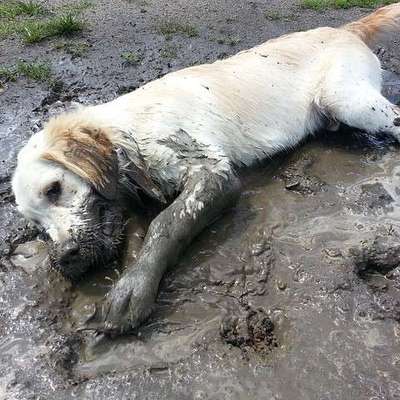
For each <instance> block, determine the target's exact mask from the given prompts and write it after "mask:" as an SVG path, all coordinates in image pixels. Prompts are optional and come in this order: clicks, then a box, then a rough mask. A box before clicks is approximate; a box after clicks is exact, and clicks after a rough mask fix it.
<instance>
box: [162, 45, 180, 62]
mask: <svg viewBox="0 0 400 400" xmlns="http://www.w3.org/2000/svg"><path fill="white" fill-rule="evenodd" d="M160 56H161V57H162V58H166V59H168V60H172V59H174V58H176V57H177V56H178V49H177V48H176V46H174V45H167V46H164V47H163V48H162V49H161V51H160Z"/></svg>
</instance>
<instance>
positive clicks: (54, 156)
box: [42, 114, 117, 197]
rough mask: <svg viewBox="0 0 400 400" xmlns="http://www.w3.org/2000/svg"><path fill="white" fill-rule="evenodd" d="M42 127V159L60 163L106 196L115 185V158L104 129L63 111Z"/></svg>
mask: <svg viewBox="0 0 400 400" xmlns="http://www.w3.org/2000/svg"><path fill="white" fill-rule="evenodd" d="M45 130H46V133H47V136H46V137H47V140H48V149H47V151H46V152H45V153H44V154H43V155H42V159H44V160H47V161H53V162H57V163H59V164H62V165H63V166H64V167H65V168H67V169H68V170H70V171H72V172H74V173H75V174H77V175H78V176H80V177H81V178H83V179H85V180H87V181H89V182H90V183H92V184H93V186H94V187H95V188H96V189H97V190H99V191H100V192H102V193H103V194H107V197H109V196H110V195H111V193H112V192H113V190H114V186H115V185H116V180H117V179H116V176H115V174H116V173H117V159H116V155H115V153H114V151H113V145H112V143H111V141H110V139H109V138H108V135H107V133H106V131H105V129H104V128H102V129H99V128H98V127H97V126H95V125H92V124H91V123H90V122H89V121H88V120H87V119H84V120H79V119H77V118H74V115H73V114H66V115H62V116H59V117H57V118H54V119H52V120H50V121H49V123H48V124H47V125H46V126H45Z"/></svg>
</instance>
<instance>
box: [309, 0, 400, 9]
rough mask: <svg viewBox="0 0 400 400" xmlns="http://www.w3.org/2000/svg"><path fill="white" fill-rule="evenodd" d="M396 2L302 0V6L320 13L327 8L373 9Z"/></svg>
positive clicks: (395, 0) (394, 0)
mask: <svg viewBox="0 0 400 400" xmlns="http://www.w3.org/2000/svg"><path fill="white" fill-rule="evenodd" d="M396 2H397V0H384V1H382V0H303V1H302V6H303V7H304V8H311V9H313V10H317V11H320V10H324V9H327V8H351V7H363V8H373V7H377V6H382V5H387V4H392V3H396Z"/></svg>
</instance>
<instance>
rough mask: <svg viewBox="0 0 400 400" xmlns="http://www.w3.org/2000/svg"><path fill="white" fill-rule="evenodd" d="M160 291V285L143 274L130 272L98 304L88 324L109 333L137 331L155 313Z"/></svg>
mask: <svg viewBox="0 0 400 400" xmlns="http://www.w3.org/2000/svg"><path fill="white" fill-rule="evenodd" d="M156 293H157V288H154V287H153V286H152V284H151V282H149V281H147V280H146V279H144V278H143V276H140V277H139V276H138V277H135V276H133V274H131V275H130V276H129V275H127V276H125V277H123V278H122V279H121V280H120V281H119V282H118V283H117V284H116V285H115V286H114V287H113V289H112V290H111V291H110V292H109V293H108V294H107V296H106V297H105V299H104V301H103V303H102V304H100V305H99V306H98V307H97V310H96V313H95V315H94V317H93V318H92V319H91V320H90V321H88V327H89V328H92V329H95V330H96V331H97V332H99V333H105V334H109V335H119V334H123V333H128V332H130V331H133V330H134V329H135V328H137V327H138V326H139V325H140V324H141V323H142V322H143V321H144V320H145V319H147V318H148V316H149V315H150V314H151V311H152V308H153V305H154V301H155V297H156Z"/></svg>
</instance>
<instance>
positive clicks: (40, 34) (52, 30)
mask: <svg viewBox="0 0 400 400" xmlns="http://www.w3.org/2000/svg"><path fill="white" fill-rule="evenodd" d="M83 27H84V24H83V22H82V21H81V20H80V19H78V17H76V16H75V15H73V14H65V15H61V16H57V17H54V18H51V19H49V20H45V21H27V22H25V23H23V24H22V25H21V26H20V27H19V29H18V30H19V33H20V34H21V37H22V39H23V41H24V42H25V43H29V44H32V43H37V42H40V41H42V40H44V39H47V38H50V37H54V36H71V35H73V34H74V33H77V32H80V31H81V30H82V29H83Z"/></svg>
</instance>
